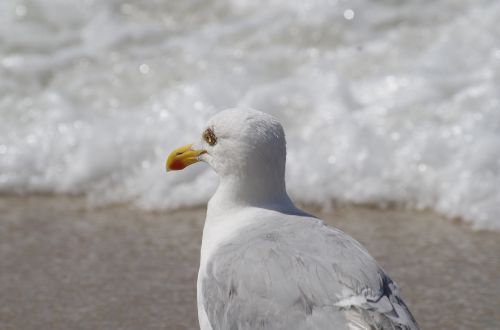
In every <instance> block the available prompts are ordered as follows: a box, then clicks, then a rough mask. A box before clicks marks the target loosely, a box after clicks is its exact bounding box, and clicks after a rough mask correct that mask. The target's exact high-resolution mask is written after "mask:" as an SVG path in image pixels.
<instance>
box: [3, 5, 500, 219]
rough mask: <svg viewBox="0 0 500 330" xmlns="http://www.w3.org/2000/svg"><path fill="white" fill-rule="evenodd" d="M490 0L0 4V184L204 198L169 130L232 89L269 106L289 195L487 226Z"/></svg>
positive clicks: (191, 129) (493, 155) (169, 202)
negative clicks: (175, 152)
mask: <svg viewBox="0 0 500 330" xmlns="http://www.w3.org/2000/svg"><path fill="white" fill-rule="evenodd" d="M499 21H500V3H499V2H498V1H493V0H492V1H469V2H467V1H461V2H457V1H453V0H440V1H432V2H429V3H427V4H425V5H423V4H421V3H420V2H409V1H408V2H402V3H399V2H397V3H396V2H394V3H392V2H387V1H377V2H373V1H355V0H352V1H341V0H315V1H297V2H293V1H250V0H248V1H245V0H232V1H207V0H199V1H194V0H193V1H169V2H161V1H158V2H156V1H155V2H149V1H148V2H145V1H127V2H122V1H100V0H99V1H98V0H95V1H88V0H87V1H80V0H78V1H77V0H71V1H70V0H65V1H53V0H51V1H49V0H32V1H24V2H18V1H11V0H4V1H2V2H1V4H0V40H2V42H1V43H0V74H1V76H2V79H1V80H0V192H2V193H6V194H28V193H58V194H84V195H85V196H87V197H88V198H89V200H91V201H92V202H93V203H98V204H107V203H122V202H129V203H133V204H135V205H136V206H138V207H142V208H145V209H172V208H177V207H182V206H191V205H198V204H202V203H205V202H206V201H207V200H208V199H209V197H210V195H211V194H212V193H213V191H214V189H215V187H216V185H217V178H216V176H215V174H214V173H212V171H209V170H208V169H207V168H206V167H207V166H206V165H203V164H201V165H200V164H197V165H194V166H191V167H190V168H188V169H186V170H185V171H182V172H176V173H169V174H168V175H166V174H165V172H164V171H165V170H164V166H165V157H166V155H167V154H168V153H169V152H170V151H171V150H172V149H173V148H175V147H178V146H180V145H183V144H187V143H190V142H194V141H197V140H199V139H200V134H201V132H202V130H203V129H204V123H205V122H206V120H207V119H208V118H210V117H211V116H212V115H213V114H215V113H216V112H217V111H219V110H222V109H225V108H230V107H234V106H239V105H245V106H251V107H254V108H257V109H260V110H263V111H266V112H269V113H271V114H273V115H275V116H276V117H278V118H279V119H280V121H282V123H283V125H284V127H285V131H286V133H287V140H288V164H287V180H288V190H289V192H290V194H291V195H292V196H293V198H294V199H295V200H298V201H301V202H304V203H316V204H320V205H324V206H328V205H331V203H332V202H347V203H351V202H352V203H367V204H375V205H391V204H399V205H405V206H410V207H415V208H418V209H421V208H430V209H433V210H436V211H438V212H440V213H442V214H444V215H447V216H449V217H460V218H462V219H465V220H466V221H468V222H470V223H471V224H472V225H473V226H474V227H476V228H500V189H499V188H498V187H500V33H499V31H500V30H499V29H498V22H499Z"/></svg>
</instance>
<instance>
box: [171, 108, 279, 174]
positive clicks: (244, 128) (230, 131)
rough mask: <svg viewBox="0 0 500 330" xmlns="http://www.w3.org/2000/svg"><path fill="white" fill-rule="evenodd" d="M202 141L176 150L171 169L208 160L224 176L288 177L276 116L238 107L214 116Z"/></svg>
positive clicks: (173, 153) (203, 133)
mask: <svg viewBox="0 0 500 330" xmlns="http://www.w3.org/2000/svg"><path fill="white" fill-rule="evenodd" d="M200 135H201V139H200V141H199V142H197V143H194V144H189V145H186V146H183V147H180V148H178V149H176V150H174V151H173V152H172V153H171V154H170V155H169V156H168V159H167V162H166V168H167V171H176V170H182V169H184V168H186V167H187V166H189V165H192V164H195V163H197V162H200V161H202V162H206V163H208V164H209V165H210V166H211V167H212V168H213V169H214V170H215V171H216V172H217V173H218V174H219V176H221V177H232V178H239V179H242V178H246V177H251V178H253V179H258V178H259V177H268V178H270V177H276V176H277V177H279V178H281V179H283V178H284V172H285V161H286V142H285V134H284V132H283V127H282V126H281V124H280V123H279V122H278V120H277V119H276V118H274V117H273V116H271V115H269V114H266V113H264V112H261V111H257V110H253V109H248V108H238V109H229V110H224V111H221V112H219V113H218V114H216V115H215V116H214V117H212V118H211V119H210V120H209V121H208V122H207V124H206V126H205V129H204V130H203V132H201V134H200Z"/></svg>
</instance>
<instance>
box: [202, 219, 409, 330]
mask: <svg viewBox="0 0 500 330" xmlns="http://www.w3.org/2000/svg"><path fill="white" fill-rule="evenodd" d="M299 219H300V220H297V221H292V222H291V221H289V220H288V221H277V220H276V219H272V220H267V221H263V222H262V223H260V224H258V225H255V226H252V227H248V228H245V230H244V231H242V232H241V233H240V234H239V235H238V236H237V237H236V238H235V239H234V240H233V241H230V242H227V244H225V245H223V246H221V247H219V248H218V250H217V251H216V253H215V254H214V255H213V256H212V257H211V259H210V260H209V262H208V264H207V268H206V273H205V274H204V275H203V278H202V293H203V306H204V308H205V312H206V313H207V316H208V319H209V321H210V324H211V325H212V328H213V329H214V330H215V329H353V330H354V329H418V326H417V324H416V322H415V320H414V318H413V317H412V315H411V313H410V312H409V310H408V308H407V307H406V305H405V304H404V302H403V301H402V299H401V298H400V295H399V291H398V289H397V287H396V285H395V284H394V283H393V282H392V280H391V279H390V278H389V277H388V276H387V275H385V273H384V272H383V270H382V269H381V268H380V267H379V266H378V265H377V264H376V263H375V261H374V260H373V258H372V257H371V256H369V255H368V253H367V252H366V251H365V250H364V249H363V248H362V247H361V246H360V244H359V243H357V242H356V241H355V240H354V239H352V238H350V237H349V236H347V235H345V234H344V233H342V232H340V231H337V230H333V229H330V228H327V227H326V226H324V225H323V224H322V222H320V221H316V220H312V219H311V218H306V220H304V218H299Z"/></svg>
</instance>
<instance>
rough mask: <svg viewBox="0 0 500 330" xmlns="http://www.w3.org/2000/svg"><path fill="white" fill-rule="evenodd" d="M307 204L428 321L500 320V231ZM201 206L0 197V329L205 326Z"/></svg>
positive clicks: (392, 212) (437, 324)
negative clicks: (162, 207)
mask: <svg viewBox="0 0 500 330" xmlns="http://www.w3.org/2000/svg"><path fill="white" fill-rule="evenodd" d="M307 210H308V211H310V212H312V213H315V214H316V215H318V216H320V217H321V218H323V219H324V220H325V221H326V222H327V223H328V224H329V225H332V226H336V227H338V228H340V229H342V230H344V231H346V232H347V233H349V234H351V235H352V236H354V237H355V238H356V239H358V240H359V241H360V242H362V243H363V244H364V245H365V246H366V247H367V248H368V250H369V251H370V252H371V253H372V255H373V256H374V257H375V258H376V259H377V260H378V261H379V263H380V264H381V265H382V266H383V267H384V269H385V270H386V271H387V272H388V273H389V274H390V275H391V277H392V278H393V279H394V280H395V281H396V282H398V283H399V284H400V286H401V287H402V289H403V296H404V298H405V300H406V301H407V303H408V305H409V306H410V308H411V310H412V311H413V313H414V315H415V317H416V319H417V320H418V321H419V323H420V325H421V327H422V329H498V327H499V326H500V315H499V314H498V306H500V258H499V256H500V233H498V232H488V231H479V232H478V231H474V230H472V229H471V228H470V227H469V226H468V225H466V224H464V223H462V222H460V221H452V220H449V219H444V218H441V217H440V216H438V215H436V214H434V213H431V212H416V211H409V210H398V209H387V210H379V209H373V208H367V207H340V208H337V209H335V210H333V211H331V212H321V211H320V210H315V209H314V208H311V207H308V208H307ZM204 216H205V209H204V208H195V209H187V210H180V211H175V212H155V213H152V212H145V211H141V210H137V209H133V208H130V207H128V206H126V205H119V206H112V207H105V208H99V209H89V208H88V207H87V205H86V202H85V200H84V199H81V198H65V197H31V198H20V197H19V198H18V197H2V198H0V329H2V330H25V329H26V330H28V329H37V330H38V329H54V330H56V329H66V330H68V329H197V328H198V324H197V315H196V274H197V267H198V259H199V256H198V254H199V246H200V240H201V233H202V228H203V221H204Z"/></svg>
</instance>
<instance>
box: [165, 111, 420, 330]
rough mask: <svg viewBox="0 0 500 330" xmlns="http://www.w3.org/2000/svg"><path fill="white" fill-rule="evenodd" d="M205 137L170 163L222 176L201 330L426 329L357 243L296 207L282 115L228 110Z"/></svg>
mask: <svg viewBox="0 0 500 330" xmlns="http://www.w3.org/2000/svg"><path fill="white" fill-rule="evenodd" d="M201 137H202V138H201V139H200V141H199V142H197V143H196V144H190V145H187V146H184V147H181V148H179V149H176V150H174V151H173V152H172V153H171V154H170V155H169V156H168V158H167V162H166V168H167V171H172V170H182V169H184V168H185V167H187V166H189V165H191V164H194V163H197V162H200V161H201V162H205V163H207V164H208V165H210V167H212V168H213V170H215V172H216V173H217V174H218V176H219V185H218V188H217V190H216V192H215V194H214V195H213V196H212V198H211V199H210V201H209V202H208V207H207V215H206V220H205V226H204V229H203V239H202V245H201V257H200V268H199V272H198V281H197V301H198V319H199V323H200V329H201V330H225V329H228V330H229V329H230V330H233V329H241V330H243V329H273V330H275V329H283V330H284V329H287V330H290V329H291V330H293V329H300V330H302V329H311V330H312V329H314V330H318V329H329V330H330V329H348V330H355V329H405V330H413V329H419V328H418V325H417V322H416V321H415V319H414V318H413V316H412V314H411V312H410V311H409V309H408V307H407V306H406V304H405V303H404V302H403V300H402V298H401V295H400V291H399V289H398V286H397V285H396V284H395V283H394V282H393V281H392V280H391V279H390V278H389V276H388V275H386V273H385V272H384V270H383V269H382V268H381V267H380V266H379V265H378V264H377V263H376V261H375V260H374V259H373V258H372V257H371V256H370V254H369V253H368V252H367V251H366V249H365V248H363V246H361V244H360V243H358V242H357V241H356V240H355V239H353V238H352V237H350V236H349V235H347V234H345V233H343V232H342V231H340V230H338V229H335V228H331V227H327V226H326V225H325V224H324V223H323V222H322V221H321V220H320V219H318V218H316V217H314V216H312V215H309V214H308V213H306V212H304V211H302V210H300V209H298V208H297V207H296V206H295V205H294V204H293V202H292V201H291V199H290V197H289V196H288V194H287V192H286V187H285V163H286V141H285V134H284V130H283V127H282V126H281V124H280V123H279V121H278V120H277V119H276V118H274V117H273V116H271V115H269V114H266V113H264V112H260V111H257V110H254V109H249V108H236V109H229V110H224V111H221V112H219V113H217V114H216V115H215V116H214V117H212V118H211V119H210V120H209V121H208V123H207V125H206V128H205V130H204V132H203V133H202V135H201Z"/></svg>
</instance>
